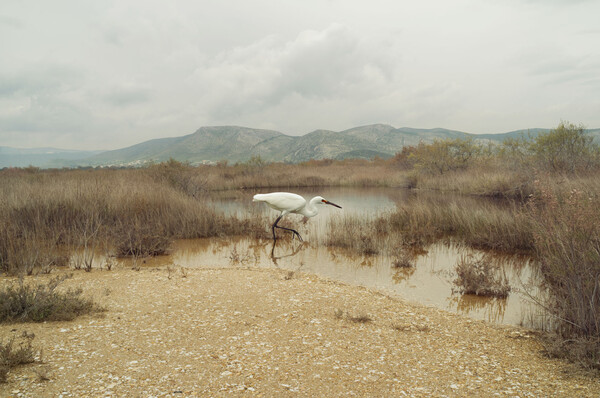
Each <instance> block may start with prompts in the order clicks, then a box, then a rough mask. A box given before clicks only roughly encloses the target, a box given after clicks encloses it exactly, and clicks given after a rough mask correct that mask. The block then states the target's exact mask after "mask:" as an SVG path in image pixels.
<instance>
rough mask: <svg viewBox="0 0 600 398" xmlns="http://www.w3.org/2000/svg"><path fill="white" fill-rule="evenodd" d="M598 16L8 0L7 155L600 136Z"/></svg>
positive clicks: (0, 47)
mask: <svg viewBox="0 0 600 398" xmlns="http://www.w3.org/2000/svg"><path fill="white" fill-rule="evenodd" d="M599 14H600V3H598V2H592V1H587V2H586V1H579V2H576V3H571V2H566V1H559V0H557V1H553V2H551V3H547V2H541V1H526V0H514V1H511V2H499V1H495V0H491V1H485V2H481V1H474V0H458V1H454V2H446V1H441V0H425V1H422V2H396V1H391V0H373V1H372V2H369V3H366V2H364V1H357V0H347V1H339V0H332V1H328V2H323V1H317V0H307V1H306V2H293V1H280V2H272V1H267V0H256V1H253V2H246V1H241V0H224V1H222V2H209V3H207V2H196V1H187V0H181V1H178V2H171V3H165V2H160V1H143V2H142V1H135V0H132V1H123V2H122V1H113V2H108V3H105V2H102V3H97V2H80V1H69V0H64V1H57V2H51V3H40V4H37V5H36V7H35V8H32V7H30V6H28V5H27V3H26V2H17V1H8V2H6V5H5V4H3V10H2V15H0V59H2V62H0V145H13V146H45V145H48V143H49V142H53V143H58V144H60V145H61V146H64V147H68V148H89V147H94V148H105V147H107V146H110V147H123V146H126V145H132V144H135V143H138V142H141V141H144V140H147V139H152V138H158V137H164V136H177V135H183V134H186V133H190V132H192V131H194V130H195V129H197V128H198V127H200V126H202V125H215V124H238V125H247V126H251V127H262V128H272V129H276V130H280V131H283V132H286V133H292V134H304V133H306V132H309V131H312V130H314V129H317V128H325V129H334V130H336V129H337V130H339V129H344V128H349V127H352V126H354V125H358V124H367V123H389V124H392V125H395V126H411V127H447V128H453V129H458V130H463V131H469V132H473V133H479V132H481V133H483V132H503V131H509V130H514V129H517V128H528V127H552V126H553V125H556V124H557V123H558V122H559V121H560V120H561V119H565V120H570V121H572V122H575V123H580V122H581V123H583V124H586V125H588V126H589V127H599V126H600V115H599V114H598V112H597V109H599V108H600V99H598V95H597V92H598V89H600V82H599V79H598V76H600V74H599V72H600V50H599V48H598V45H597V43H598V42H599V40H600V30H598V28H597V21H596V20H597V15H599ZM53 145H54V144H53ZM54 146H56V145H54Z"/></svg>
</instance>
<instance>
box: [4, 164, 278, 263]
mask: <svg viewBox="0 0 600 398" xmlns="http://www.w3.org/2000/svg"><path fill="white" fill-rule="evenodd" d="M148 173H149V172H148V171H147V170H88V171H83V170H73V171H60V172H59V171H46V172H42V171H38V172H35V173H30V172H25V171H11V170H9V171H6V170H5V171H3V172H0V205H1V206H0V223H1V224H2V225H3V226H4V228H2V229H0V270H2V271H4V272H7V273H9V274H21V273H23V274H28V275H31V274H33V273H34V272H47V271H48V270H49V269H51V268H52V267H54V266H60V265H66V264H68V263H71V264H72V265H73V266H74V268H80V269H85V270H88V271H89V270H91V269H92V267H99V266H100V264H98V263H97V258H96V255H97V253H98V251H99V250H100V251H104V252H110V251H114V253H115V254H116V255H119V256H138V257H144V256H150V255H156V254H162V253H165V252H167V251H168V250H169V247H170V244H171V242H172V240H173V239H178V238H202V237H215V236H232V235H238V234H244V235H250V236H255V237H260V236H266V227H265V225H267V223H266V222H263V217H262V216H260V215H253V216H252V217H244V218H239V217H236V216H232V215H224V214H223V213H221V212H219V211H217V210H215V209H214V208H213V207H211V206H210V205H208V204H206V201H205V200H199V199H197V198H195V197H193V196H190V195H189V194H187V193H186V192H183V191H182V190H181V189H178V188H175V187H173V186H171V185H169V184H165V183H164V182H160V181H162V180H160V179H158V178H155V177H153V176H151V175H148ZM187 189H191V188H189V187H188V188H187ZM69 257H71V259H70V260H69Z"/></svg>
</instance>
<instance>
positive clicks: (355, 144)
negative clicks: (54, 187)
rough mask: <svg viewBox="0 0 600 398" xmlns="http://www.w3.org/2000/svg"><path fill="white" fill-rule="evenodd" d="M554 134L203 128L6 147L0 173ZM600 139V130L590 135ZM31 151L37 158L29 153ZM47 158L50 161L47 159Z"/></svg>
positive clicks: (354, 154) (271, 158)
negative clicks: (104, 144)
mask: <svg viewBox="0 0 600 398" xmlns="http://www.w3.org/2000/svg"><path fill="white" fill-rule="evenodd" d="M548 131H549V130H548V129H529V130H517V131H511V132H508V133H504V134H479V135H475V134H468V133H464V132H461V131H455V130H447V129H442V128H435V129H415V128H409V127H401V128H395V127H393V126H390V125H386V124H373V125H368V126H360V127H354V128H351V129H348V130H343V131H331V130H315V131H313V132H311V133H308V134H305V135H303V136H289V135H286V134H283V133H280V132H278V131H273V130H260V129H252V128H247V127H239V126H213V127H201V128H199V129H198V130H196V131H195V132H194V133H192V134H189V135H185V136H181V137H172V138H160V139H154V140H150V141H145V142H142V143H140V144H137V145H133V146H130V147H127V148H122V149H117V150H113V151H106V152H99V151H95V152H94V151H65V150H57V149H52V148H39V149H31V150H17V149H14V148H7V147H0V167H6V166H17V167H24V166H28V165H30V164H31V165H34V166H38V167H65V166H66V167H74V166H140V165H144V164H148V163H150V162H162V161H165V160H168V159H170V158H173V159H176V160H179V161H185V162H190V163H192V164H199V163H212V162H217V161H220V160H227V161H229V162H232V163H235V162H244V161H247V160H249V159H250V158H252V157H255V156H260V157H261V158H262V159H264V160H265V161H268V162H290V163H298V162H303V161H307V160H310V159H325V158H330V159H346V158H366V159H371V158H374V157H375V156H379V157H382V158H386V157H391V156H394V154H395V153H397V152H399V151H401V150H402V147H404V146H408V145H418V144H419V142H425V143H428V142H432V141H433V140H436V139H454V138H467V137H470V138H473V139H476V140H485V141H491V142H501V141H502V140H504V139H506V138H517V137H521V136H524V137H526V138H527V137H535V136H536V135H538V134H540V133H543V132H548ZM587 131H588V133H589V134H590V135H592V136H594V137H596V139H600V138H598V137H600V129H592V130H587ZM27 151H30V152H31V153H29V152H27ZM44 156H45V158H44Z"/></svg>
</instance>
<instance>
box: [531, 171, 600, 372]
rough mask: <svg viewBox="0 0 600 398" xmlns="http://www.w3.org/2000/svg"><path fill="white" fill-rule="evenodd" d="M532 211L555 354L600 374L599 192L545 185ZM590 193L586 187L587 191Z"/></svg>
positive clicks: (551, 347) (550, 346) (550, 341)
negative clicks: (553, 323) (562, 188)
mask: <svg viewBox="0 0 600 398" xmlns="http://www.w3.org/2000/svg"><path fill="white" fill-rule="evenodd" d="M538 185H539V190H538V192H539V193H538V195H536V196H535V197H533V198H532V200H531V202H530V204H529V207H530V211H531V217H532V219H533V220H534V237H535V246H536V256H537V260H538V262H539V264H540V270H541V273H542V275H543V280H544V287H545V288H546V289H547V292H548V294H547V295H545V296H544V297H545V298H544V301H543V302H541V303H540V304H541V305H542V306H543V307H544V308H545V309H546V310H547V311H548V312H549V313H550V314H551V315H552V316H553V317H554V319H555V325H556V328H555V333H554V334H553V335H552V336H553V337H552V338H549V339H548V340H547V342H548V344H547V349H548V352H549V353H550V354H551V355H558V356H563V357H565V356H566V357H568V358H570V359H572V360H575V361H578V362H581V363H583V364H584V365H586V366H589V367H593V368H598V369H600V209H599V208H598V205H597V203H598V194H597V192H594V191H590V190H588V189H571V190H570V191H569V192H564V191H562V190H558V189H556V186H553V185H552V184H548V183H547V182H546V181H539V182H538ZM584 188H585V187H584Z"/></svg>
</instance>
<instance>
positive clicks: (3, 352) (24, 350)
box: [0, 332, 37, 383]
mask: <svg viewBox="0 0 600 398" xmlns="http://www.w3.org/2000/svg"><path fill="white" fill-rule="evenodd" d="M34 337H35V336H34V335H33V334H28V333H26V332H25V333H23V335H22V336H21V339H20V341H17V339H16V338H15V337H11V338H9V339H8V340H7V341H6V342H4V340H0V383H6V381H7V377H8V372H9V371H10V370H11V369H13V368H15V367H17V366H19V365H25V364H28V363H32V362H34V361H35V357H36V355H37V351H36V350H35V349H34V348H33V346H32V341H33V339H34Z"/></svg>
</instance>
